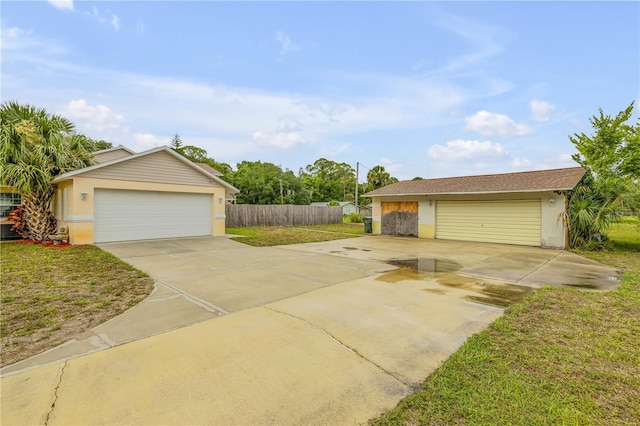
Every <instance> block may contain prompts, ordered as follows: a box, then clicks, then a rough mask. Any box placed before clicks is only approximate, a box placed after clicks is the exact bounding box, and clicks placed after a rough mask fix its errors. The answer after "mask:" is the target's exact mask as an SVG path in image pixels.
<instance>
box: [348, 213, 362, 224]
mask: <svg viewBox="0 0 640 426" xmlns="http://www.w3.org/2000/svg"><path fill="white" fill-rule="evenodd" d="M347 221H348V222H349V223H362V216H360V215H359V214H358V213H351V214H349V216H348V217H347Z"/></svg>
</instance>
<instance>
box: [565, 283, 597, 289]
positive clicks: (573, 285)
mask: <svg viewBox="0 0 640 426" xmlns="http://www.w3.org/2000/svg"><path fill="white" fill-rule="evenodd" d="M565 286H567V287H574V288H588V289H591V290H595V289H597V288H599V287H598V286H597V285H595V284H565Z"/></svg>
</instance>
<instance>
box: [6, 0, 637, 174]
mask: <svg viewBox="0 0 640 426" xmlns="http://www.w3.org/2000/svg"><path fill="white" fill-rule="evenodd" d="M0 7H1V16H2V17H1V27H2V47H1V49H2V51H1V54H2V70H1V80H0V82H1V89H2V101H3V102H4V101H7V100H16V101H18V102H20V103H29V104H32V105H35V106H38V107H43V108H45V109H46V110H47V111H48V112H50V113H56V114H61V115H63V116H66V117H67V118H69V119H70V120H71V121H73V122H74V123H75V124H76V126H77V128H78V130H79V131H81V132H83V133H85V134H86V135H87V136H90V137H92V138H95V139H105V140H107V141H109V142H112V143H113V144H114V145H118V144H123V145H125V146H128V147H130V148H132V149H133V150H135V151H142V150H145V149H149V148H153V147H155V146H159V145H166V144H168V143H169V141H170V139H171V137H172V136H173V134H175V133H176V132H179V134H180V136H181V137H182V140H183V142H184V143H185V144H189V145H196V146H199V147H202V148H205V149H206V150H207V151H208V153H209V155H210V156H211V157H213V158H215V159H216V160H218V161H223V162H227V163H230V164H232V165H235V163H237V162H239V161H242V160H250V161H257V160H260V161H268V162H273V163H275V164H279V165H281V166H282V167H283V168H288V169H291V170H294V171H295V172H297V171H298V169H299V168H300V167H305V166H306V165H307V164H310V163H312V162H313V161H315V160H316V159H318V158H320V157H325V158H328V159H331V160H334V161H338V162H347V163H349V164H351V165H353V166H354V168H355V165H356V162H360V163H361V164H363V166H364V167H363V169H361V170H363V172H362V173H363V174H366V170H367V168H369V167H373V166H374V165H382V166H384V167H385V168H386V169H387V171H389V172H390V173H391V174H392V175H393V176H396V177H398V178H400V179H411V178H413V177H415V176H422V177H425V178H428V177H445V176H456V175H471V174H484V173H501V172H510V171H520V170H536V169H548V168H556V167H567V166H574V165H575V163H573V161H572V160H571V153H573V152H574V149H573V145H572V144H571V143H570V141H569V139H568V136H569V135H572V134H573V133H576V132H586V133H590V132H591V127H590V124H589V117H591V116H592V115H594V114H596V113H597V112H598V108H602V109H603V110H604V111H605V113H608V114H612V115H615V114H616V113H617V112H618V111H620V110H622V109H624V108H625V107H626V106H628V105H629V104H630V103H631V102H632V101H634V100H635V101H636V103H638V98H639V96H640V3H639V2H255V3H254V2H213V1H198V2H177V1H175V2H154V1H140V2H125V1H114V2H92V1H69V0H61V1H50V2H47V1H21V2H17V1H15V2H14V1H3V2H2V4H1V5H0ZM637 112H638V111H635V114H634V120H635V119H636V118H637V117H638V113H637ZM361 180H363V178H362V177H361Z"/></svg>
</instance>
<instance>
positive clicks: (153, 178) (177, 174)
mask: <svg viewBox="0 0 640 426" xmlns="http://www.w3.org/2000/svg"><path fill="white" fill-rule="evenodd" d="M82 177H90V178H95V179H113V180H131V181H138V182H156V183H175V184H180V185H206V186H220V184H218V183H217V182H211V181H210V178H208V177H207V176H205V175H204V174H202V173H200V172H198V171H197V170H195V169H193V168H191V167H189V166H188V165H187V164H184V163H183V162H182V161H180V160H179V159H177V158H175V157H173V156H172V155H171V154H169V153H167V152H157V153H155V154H150V155H145V156H142V157H138V158H134V159H132V160H128V161H123V162H122V163H117V164H113V165H111V166H107V167H103V168H100V169H96V170H92V171H90V172H86V173H83V174H82Z"/></svg>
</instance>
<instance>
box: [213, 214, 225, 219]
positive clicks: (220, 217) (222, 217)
mask: <svg viewBox="0 0 640 426" xmlns="http://www.w3.org/2000/svg"><path fill="white" fill-rule="evenodd" d="M213 218H214V219H226V218H227V215H226V214H217V215H215V216H213Z"/></svg>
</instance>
